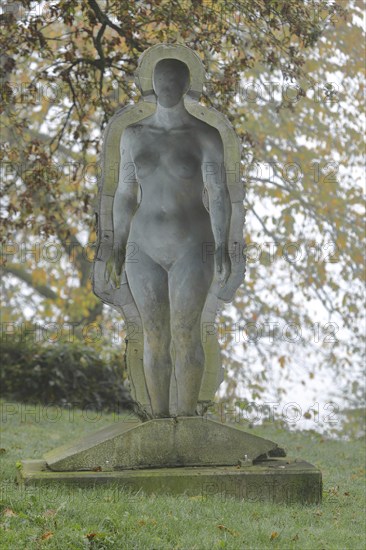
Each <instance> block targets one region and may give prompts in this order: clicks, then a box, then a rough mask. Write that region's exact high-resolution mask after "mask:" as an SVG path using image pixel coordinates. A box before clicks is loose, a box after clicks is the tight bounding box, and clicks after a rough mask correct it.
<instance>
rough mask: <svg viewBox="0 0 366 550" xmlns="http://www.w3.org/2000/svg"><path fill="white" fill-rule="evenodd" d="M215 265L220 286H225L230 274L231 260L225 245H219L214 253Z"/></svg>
mask: <svg viewBox="0 0 366 550" xmlns="http://www.w3.org/2000/svg"><path fill="white" fill-rule="evenodd" d="M215 264H216V271H217V274H218V280H219V283H220V286H225V285H226V283H227V281H228V279H229V277H230V273H231V260H230V256H229V251H228V249H227V247H226V246H225V245H219V246H218V247H217V249H216V251H215Z"/></svg>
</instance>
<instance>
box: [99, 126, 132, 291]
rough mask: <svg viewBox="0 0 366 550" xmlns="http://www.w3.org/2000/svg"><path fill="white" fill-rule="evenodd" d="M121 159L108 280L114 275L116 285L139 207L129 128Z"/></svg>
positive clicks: (125, 132) (122, 147) (125, 134)
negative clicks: (133, 219) (133, 220)
mask: <svg viewBox="0 0 366 550" xmlns="http://www.w3.org/2000/svg"><path fill="white" fill-rule="evenodd" d="M120 151H121V160H120V168H119V177H118V186H117V190H116V193H115V195H114V200H113V255H112V257H111V258H110V259H109V260H108V262H107V272H106V275H107V280H109V278H110V277H112V280H113V282H114V284H115V286H116V287H119V285H120V277H121V273H122V269H123V265H124V263H125V260H126V246H127V239H128V235H129V233H130V225H131V220H132V217H133V215H134V213H135V211H136V208H137V190H138V183H137V179H136V172H135V165H134V163H133V161H132V157H131V134H130V130H129V129H128V128H127V129H126V130H125V131H124V132H123V135H122V138H121V146H120Z"/></svg>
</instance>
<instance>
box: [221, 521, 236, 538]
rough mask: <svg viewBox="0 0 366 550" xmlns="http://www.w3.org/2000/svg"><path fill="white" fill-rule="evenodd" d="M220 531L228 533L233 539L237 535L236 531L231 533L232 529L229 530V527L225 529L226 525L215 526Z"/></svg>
mask: <svg viewBox="0 0 366 550" xmlns="http://www.w3.org/2000/svg"><path fill="white" fill-rule="evenodd" d="M217 527H218V528H219V529H221V531H226V532H227V533H230V535H232V536H233V537H237V536H238V535H239V533H238V532H237V531H233V530H232V529H229V527H226V525H222V524H219V525H218V526H217Z"/></svg>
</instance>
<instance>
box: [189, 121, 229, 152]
mask: <svg viewBox="0 0 366 550" xmlns="http://www.w3.org/2000/svg"><path fill="white" fill-rule="evenodd" d="M193 118H194V119H195V122H194V126H195V129H196V131H197V136H198V138H199V140H200V141H201V143H202V144H203V145H205V146H206V147H208V146H209V147H210V149H217V150H221V149H222V147H223V143H222V138H221V134H220V132H219V130H218V129H217V128H215V127H214V126H211V124H208V123H207V122H205V121H203V120H200V119H198V118H196V117H193Z"/></svg>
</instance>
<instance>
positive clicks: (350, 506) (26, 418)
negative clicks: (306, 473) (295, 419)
mask: <svg viewBox="0 0 366 550" xmlns="http://www.w3.org/2000/svg"><path fill="white" fill-rule="evenodd" d="M33 411H34V408H33ZM1 412H2V421H3V435H2V439H1V445H0V446H1V461H2V476H3V477H2V482H1V511H0V525H1V539H2V542H1V544H0V547H1V548H4V549H14V550H19V549H23V548H25V549H29V550H32V549H40V548H41V549H43V548H45V549H82V548H95V549H103V548H105V549H126V550H130V549H139V550H140V549H141V550H149V549H155V548H156V549H159V550H161V549H176V550H178V549H181V550H193V549H197V550H204V549H210V550H211V549H218V548H227V549H233V550H238V549H255V550H257V549H260V550H261V549H266V548H271V549H272V548H273V549H281V550H284V549H286V550H287V549H298V550H305V549H309V550H316V549H319V550H321V549H327V550H328V549H329V550H334V549H340V550H341V549H349V550H358V549H363V548H364V547H365V545H366V541H365V521H364V517H363V511H364V504H365V497H364V475H365V462H364V450H365V449H364V444H363V442H362V440H361V439H359V440H356V441H348V442H346V441H337V440H327V439H324V438H323V437H322V436H321V435H319V434H316V433H310V432H289V431H287V430H285V429H283V428H279V427H278V426H276V425H275V424H269V425H267V426H261V427H258V428H255V429H253V430H251V433H254V434H256V435H260V436H263V437H268V438H270V439H273V440H275V441H276V442H277V443H278V444H279V445H282V446H284V447H285V448H286V449H287V451H288V455H289V456H291V457H294V458H295V457H301V458H303V459H305V460H308V461H309V462H311V463H312V464H314V465H315V466H317V467H318V468H320V469H321V471H322V472H323V485H324V494H323V503H322V504H321V505H317V506H315V505H313V506H301V505H298V504H297V505H273V504H269V503H263V502H262V503H249V502H240V501H236V500H233V499H231V498H226V499H223V498H221V497H219V496H217V497H200V496H198V497H188V496H180V497H167V496H145V495H144V494H137V495H136V494H129V493H128V492H124V491H122V490H121V489H119V488H117V487H114V488H113V487H104V488H98V489H93V488H90V489H79V488H77V487H75V488H73V487H70V488H66V487H60V486H59V487H54V488H49V487H47V488H37V487H27V488H22V487H19V486H17V485H16V483H15V481H14V480H15V477H16V466H15V464H16V462H17V461H19V460H21V459H27V458H41V457H42V454H43V453H44V452H45V451H47V450H50V449H52V448H54V447H56V446H58V445H60V444H62V443H64V442H67V441H69V440H71V439H74V438H76V437H78V436H81V435H82V434H86V433H90V432H91V431H94V430H97V429H99V428H102V427H103V426H105V425H108V424H110V423H111V422H113V421H114V420H115V419H116V418H115V417H114V416H113V415H111V414H109V415H107V414H103V415H102V417H101V418H99V419H97V420H96V421H94V422H93V421H92V413H91V412H89V414H88V415H86V414H85V413H84V415H83V414H82V412H81V411H75V412H74V414H69V412H68V411H66V410H62V411H61V409H52V408H48V409H42V408H40V407H38V408H37V409H36V414H34V413H33V414H32V407H31V406H30V405H28V406H27V408H26V406H25V405H24V406H23V407H21V405H19V404H6V403H4V402H3V403H2V411H1ZM57 413H58V415H59V416H60V417H59V418H57ZM120 418H121V417H119V419H120ZM240 426H241V425H239V427H240ZM243 427H244V426H243Z"/></svg>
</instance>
